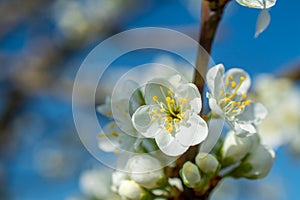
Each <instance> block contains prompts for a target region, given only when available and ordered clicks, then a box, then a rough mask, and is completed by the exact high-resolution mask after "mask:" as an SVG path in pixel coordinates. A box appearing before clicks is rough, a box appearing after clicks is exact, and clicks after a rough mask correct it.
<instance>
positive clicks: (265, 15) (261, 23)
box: [254, 9, 271, 38]
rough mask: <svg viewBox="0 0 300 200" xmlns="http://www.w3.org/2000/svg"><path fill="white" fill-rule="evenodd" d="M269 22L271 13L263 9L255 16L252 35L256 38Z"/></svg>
mask: <svg viewBox="0 0 300 200" xmlns="http://www.w3.org/2000/svg"><path fill="white" fill-rule="evenodd" d="M270 22H271V15H270V13H269V10H268V9H263V10H262V11H261V12H260V13H259V15H258V17H257V21H256V30H255V35H254V37H255V38H257V37H258V36H259V35H260V34H261V33H262V32H264V31H265V30H266V28H267V27H268V26H269V24H270Z"/></svg>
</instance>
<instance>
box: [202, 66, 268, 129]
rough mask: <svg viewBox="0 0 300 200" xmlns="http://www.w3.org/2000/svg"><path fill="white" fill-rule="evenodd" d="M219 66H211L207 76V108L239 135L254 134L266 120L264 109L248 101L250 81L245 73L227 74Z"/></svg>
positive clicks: (232, 71) (232, 72)
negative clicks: (257, 126) (257, 127)
mask: <svg viewBox="0 0 300 200" xmlns="http://www.w3.org/2000/svg"><path fill="white" fill-rule="evenodd" d="M224 71H225V70H224V66H223V65H222V64H219V65H216V66H214V67H212V68H211V69H210V70H209V71H208V73H207V84H208V87H209V90H210V93H208V94H207V97H208V98H209V106H210V108H211V110H212V112H213V113H214V114H216V115H219V116H220V117H222V118H225V120H226V121H227V122H228V124H229V125H230V126H231V127H232V128H233V129H234V130H235V132H236V133H237V134H239V135H245V134H253V133H256V132H257V130H256V125H258V124H260V123H261V121H262V120H263V119H264V118H265V117H266V115H267V110H266V109H265V107H264V106H263V105H262V104H260V103H256V102H254V101H251V100H250V99H248V98H247V92H248V89H249V87H250V85H251V80H250V77H249V75H248V73H247V72H245V71H244V70H242V69H239V68H232V69H230V70H228V71H227V72H226V73H225V72H224Z"/></svg>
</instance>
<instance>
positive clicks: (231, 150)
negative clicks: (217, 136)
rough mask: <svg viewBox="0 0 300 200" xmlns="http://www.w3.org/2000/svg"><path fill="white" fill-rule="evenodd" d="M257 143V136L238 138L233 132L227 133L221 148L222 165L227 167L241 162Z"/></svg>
mask: <svg viewBox="0 0 300 200" xmlns="http://www.w3.org/2000/svg"><path fill="white" fill-rule="evenodd" d="M259 142H260V140H259V136H258V135H257V134H252V135H249V136H246V137H240V136H238V135H236V134H235V133H234V132H233V131H229V132H228V133H227V134H226V137H225V140H224V143H223V146H222V158H223V164H224V165H229V164H232V163H234V162H237V161H240V160H242V159H243V158H244V157H245V156H246V155H247V154H248V153H249V152H250V151H251V150H252V149H253V148H256V147H257V145H258V144H259Z"/></svg>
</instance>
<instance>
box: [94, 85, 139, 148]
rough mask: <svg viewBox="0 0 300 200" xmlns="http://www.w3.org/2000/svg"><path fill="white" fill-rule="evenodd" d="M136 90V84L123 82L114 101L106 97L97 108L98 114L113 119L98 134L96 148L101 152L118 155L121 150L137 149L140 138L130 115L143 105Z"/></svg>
mask: <svg viewBox="0 0 300 200" xmlns="http://www.w3.org/2000/svg"><path fill="white" fill-rule="evenodd" d="M137 88H138V84H137V83H136V82H134V81H125V82H124V83H123V85H122V88H120V91H121V92H119V93H118V95H115V96H114V99H111V98H110V97H107V98H106V100H105V103H104V104H102V105H99V106H98V107H97V111H98V112H99V113H101V114H102V115H104V116H106V117H108V118H109V119H113V121H112V122H110V123H109V124H108V125H106V126H105V127H104V128H103V132H102V133H100V134H99V144H98V146H99V148H100V149H101V150H103V151H106V152H115V153H119V152H120V151H122V150H126V151H130V152H132V151H134V150H136V149H138V146H139V144H140V136H139V134H138V133H137V131H136V130H135V128H134V127H133V125H132V120H131V113H132V112H133V111H134V110H136V109H137V107H139V106H140V105H141V104H142V103H143V100H142V99H141V98H140V95H138V93H139V92H140V91H139V90H136V89H137ZM132 91H136V92H133V93H132Z"/></svg>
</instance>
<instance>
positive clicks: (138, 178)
mask: <svg viewBox="0 0 300 200" xmlns="http://www.w3.org/2000/svg"><path fill="white" fill-rule="evenodd" d="M162 168H163V167H162V165H161V163H160V162H159V160H157V159H156V158H154V157H152V156H150V155H147V154H141V155H136V156H133V157H131V158H130V159H129V160H128V162H127V165H126V169H127V170H128V171H129V177H130V178H131V180H134V181H135V182H136V183H138V184H139V185H141V186H143V187H145V188H149V189H151V188H154V187H157V184H156V183H157V181H158V180H159V179H160V178H163V177H164V173H163V170H162Z"/></svg>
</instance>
